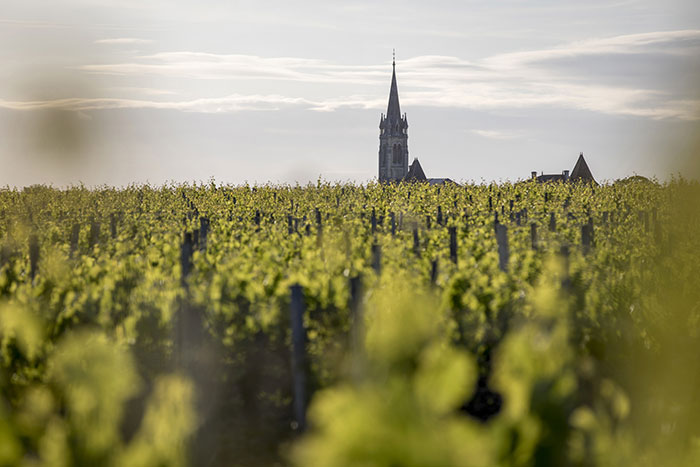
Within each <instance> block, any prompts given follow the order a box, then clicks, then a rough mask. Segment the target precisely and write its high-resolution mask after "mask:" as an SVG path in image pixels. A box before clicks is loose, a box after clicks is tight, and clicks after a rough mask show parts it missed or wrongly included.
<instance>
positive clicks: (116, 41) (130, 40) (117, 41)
mask: <svg viewBox="0 0 700 467" xmlns="http://www.w3.org/2000/svg"><path fill="white" fill-rule="evenodd" d="M151 42H153V41H152V40H150V39H139V38H136V37H114V38H110V39H99V40H96V41H95V44H110V45H122V44H129V45H132V44H150V43H151Z"/></svg>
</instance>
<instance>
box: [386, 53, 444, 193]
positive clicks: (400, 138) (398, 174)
mask: <svg viewBox="0 0 700 467" xmlns="http://www.w3.org/2000/svg"><path fill="white" fill-rule="evenodd" d="M391 67H392V73H391V89H390V90H389V105H388V106H387V110H386V115H384V114H382V116H381V119H380V120H379V181H380V182H400V181H407V182H408V181H410V182H421V181H422V182H428V183H430V184H431V185H435V184H442V183H445V182H452V180H450V179H449V178H427V177H426V176H425V172H423V168H422V167H421V165H420V162H418V158H415V159H414V160H413V163H412V164H411V166H410V167H409V166H408V119H407V118H406V114H403V115H401V106H400V105H399V88H398V85H397V84H396V60H394V61H393V62H392V64H391Z"/></svg>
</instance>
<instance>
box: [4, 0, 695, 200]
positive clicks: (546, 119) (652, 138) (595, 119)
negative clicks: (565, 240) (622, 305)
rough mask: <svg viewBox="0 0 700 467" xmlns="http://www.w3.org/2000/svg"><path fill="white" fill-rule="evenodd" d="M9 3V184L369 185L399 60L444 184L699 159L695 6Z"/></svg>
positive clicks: (416, 152)
mask: <svg viewBox="0 0 700 467" xmlns="http://www.w3.org/2000/svg"><path fill="white" fill-rule="evenodd" d="M0 1H2V5H3V8H2V9H0V40H1V43H2V45H0V58H1V59H2V61H3V67H2V68H1V69H0V164H2V167H3V170H1V171H0V186H2V187H6V186H14V187H21V186H27V185H33V184H51V185H54V186H58V187H64V186H68V185H78V184H80V182H82V183H84V184H85V185H86V186H93V187H94V186H105V185H107V186H128V185H130V184H144V183H146V182H148V183H150V184H151V185H154V186H160V185H163V184H167V183H170V182H175V183H183V182H190V183H191V182H203V183H208V182H209V180H211V179H212V178H213V179H214V180H216V181H217V183H222V184H233V185H239V184H243V183H245V182H246V181H247V182H248V183H249V184H251V185H255V184H258V185H264V184H266V183H290V184H292V185H293V184H295V183H296V182H298V183H300V184H302V185H303V184H306V183H307V182H312V183H314V182H315V181H316V180H317V179H318V178H319V176H320V177H321V178H322V179H323V180H325V181H329V182H334V181H350V182H355V183H367V182H369V181H371V180H373V179H376V177H377V151H378V148H379V129H378V124H379V117H380V114H381V113H382V112H386V105H387V100H388V94H389V83H390V79H391V54H392V49H393V48H396V56H397V59H396V71H397V79H398V87H399V95H400V99H401V111H402V112H405V113H406V114H407V117H408V122H409V130H408V134H409V143H408V144H409V158H410V159H411V160H412V159H413V158H414V157H418V158H419V160H420V162H421V165H422V167H423V168H424V170H425V172H426V174H427V175H428V177H449V178H451V179H453V180H455V181H469V180H471V181H475V182H477V183H480V182H485V183H489V182H491V181H499V180H502V181H517V180H524V179H527V178H529V176H530V172H531V171H537V172H538V173H540V172H544V173H561V171H562V170H565V169H568V170H571V169H572V168H573V165H574V163H575V162H576V159H577V157H578V155H579V153H581V152H583V153H584V155H585V158H586V161H587V163H588V165H589V167H590V169H591V171H592V173H593V175H594V176H595V177H596V179H597V180H598V181H601V182H602V181H606V180H607V181H613V180H615V179H619V178H624V177H627V176H631V175H635V174H638V175H643V176H646V177H657V178H658V179H660V180H666V179H668V178H670V176H672V175H677V174H681V175H682V174H684V173H685V167H686V165H685V164H686V163H687V160H688V158H689V157H695V153H694V152H693V151H695V150H696V148H697V146H696V145H697V140H698V137H697V136H696V134H697V129H698V122H699V121H700V92H699V91H700V89H699V87H698V86H697V82H698V79H699V78H700V28H698V26H697V25H698V24H700V22H699V20H700V5H699V4H697V3H696V2H692V1H690V0H674V1H671V2H666V3H665V4H663V5H661V4H659V3H658V2H654V1H652V0H628V1H625V0H622V1H618V2H613V3H611V2H606V1H602V0H593V1H589V2H586V3H579V2H572V1H554V0H536V1H533V2H527V4H525V3H524V2H521V1H517V0H507V1H498V2H487V1H480V0H471V1H466V2H456V1H439V2H434V3H431V4H430V5H428V4H424V3H422V2H414V1H401V2H395V1H390V2H381V3H369V2H368V3H353V4H351V5H348V4H328V3H324V2H319V1H316V0H313V1H304V2H295V3H294V4H289V3H285V2H267V3H265V4H262V3H259V2H249V1H239V2H236V3H234V4H226V5H224V4H215V5H203V4H201V3H197V2H188V1H183V0H180V1H173V2H165V1H160V0H158V1H152V2H148V3H145V2H136V1H124V2H118V3H112V2H109V1H106V0H65V1H63V2H61V4H60V5H58V4H55V3H49V4H46V3H44V2H39V1H38V0H28V1H22V2H20V1H6V0H0ZM693 162H695V161H693Z"/></svg>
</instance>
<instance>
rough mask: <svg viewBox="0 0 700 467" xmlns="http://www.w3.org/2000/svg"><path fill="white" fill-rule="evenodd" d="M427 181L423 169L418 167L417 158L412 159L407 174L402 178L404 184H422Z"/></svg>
mask: <svg viewBox="0 0 700 467" xmlns="http://www.w3.org/2000/svg"><path fill="white" fill-rule="evenodd" d="M426 180H427V177H426V176H425V172H423V167H421V166H420V162H418V158H416V159H413V162H412V163H411V166H410V167H409V168H408V173H407V174H406V175H405V176H404V177H403V181H404V182H424V181H426Z"/></svg>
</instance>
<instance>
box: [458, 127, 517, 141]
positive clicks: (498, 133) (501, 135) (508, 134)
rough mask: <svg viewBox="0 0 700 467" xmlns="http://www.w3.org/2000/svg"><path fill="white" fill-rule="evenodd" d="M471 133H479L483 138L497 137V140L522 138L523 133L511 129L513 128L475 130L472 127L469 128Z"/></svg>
mask: <svg viewBox="0 0 700 467" xmlns="http://www.w3.org/2000/svg"><path fill="white" fill-rule="evenodd" d="M471 132H472V133H474V134H476V135H479V136H481V137H483V138H488V139H498V140H511V139H517V138H522V137H523V133H522V132H519V131H513V130H477V129H473V130H471Z"/></svg>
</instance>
